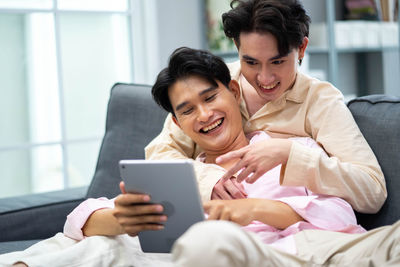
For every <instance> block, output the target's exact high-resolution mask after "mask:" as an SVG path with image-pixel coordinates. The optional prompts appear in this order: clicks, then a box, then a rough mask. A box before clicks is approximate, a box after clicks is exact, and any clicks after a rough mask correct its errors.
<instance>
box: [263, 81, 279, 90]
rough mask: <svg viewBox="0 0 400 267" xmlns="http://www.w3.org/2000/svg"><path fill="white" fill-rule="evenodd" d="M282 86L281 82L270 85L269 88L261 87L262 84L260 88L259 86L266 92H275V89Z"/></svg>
mask: <svg viewBox="0 0 400 267" xmlns="http://www.w3.org/2000/svg"><path fill="white" fill-rule="evenodd" d="M280 84H281V83H280V82H276V83H274V84H272V85H268V86H266V85H261V84H258V86H259V87H260V88H261V89H262V90H263V91H266V90H273V89H275V88H277V87H278V85H280Z"/></svg>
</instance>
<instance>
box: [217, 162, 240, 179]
mask: <svg viewBox="0 0 400 267" xmlns="http://www.w3.org/2000/svg"><path fill="white" fill-rule="evenodd" d="M243 167H244V163H243V162H242V161H239V162H238V163H236V164H235V166H233V167H232V168H230V169H229V170H228V171H227V172H226V173H225V174H224V175H223V176H222V178H221V181H223V182H224V181H226V180H228V179H230V178H231V177H232V176H234V175H235V174H236V173H237V172H238V171H240V170H241V169H242V168H243ZM239 182H241V181H239Z"/></svg>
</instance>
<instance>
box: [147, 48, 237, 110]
mask: <svg viewBox="0 0 400 267" xmlns="http://www.w3.org/2000/svg"><path fill="white" fill-rule="evenodd" d="M192 75H196V76H200V77H202V78H204V79H206V80H207V81H209V82H210V83H211V84H212V85H214V86H217V82H216V80H218V81H220V82H221V83H222V84H223V85H225V86H226V87H227V88H228V85H229V82H230V81H231V75H230V73H229V69H228V67H227V66H226V64H225V62H224V61H223V60H222V59H221V58H220V57H217V56H215V55H213V54H211V53H210V52H208V51H205V50H197V49H191V48H188V47H181V48H178V49H176V50H175V51H174V52H173V53H172V54H171V56H170V58H169V63H168V66H167V67H166V68H164V69H163V70H162V71H161V72H160V73H159V74H158V76H157V80H156V82H155V83H154V85H153V88H152V89H151V94H152V95H153V99H154V101H156V103H157V104H158V105H159V106H160V107H162V108H163V109H165V110H166V111H168V112H171V113H172V114H173V115H175V114H174V111H173V108H172V106H171V102H170V99H169V96H168V89H169V87H170V86H172V85H173V84H174V83H175V82H177V81H178V80H180V79H184V78H187V77H189V76H192Z"/></svg>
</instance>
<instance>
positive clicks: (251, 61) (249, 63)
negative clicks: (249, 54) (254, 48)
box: [245, 59, 257, 66]
mask: <svg viewBox="0 0 400 267" xmlns="http://www.w3.org/2000/svg"><path fill="white" fill-rule="evenodd" d="M245 62H246V63H247V64H248V65H251V66H254V65H256V64H257V62H256V61H255V60H250V59H248V60H245Z"/></svg>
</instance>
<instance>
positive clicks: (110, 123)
mask: <svg viewBox="0 0 400 267" xmlns="http://www.w3.org/2000/svg"><path fill="white" fill-rule="evenodd" d="M166 115H167V113H166V112H165V111H164V110H162V109H161V108H160V107H159V106H157V104H156V103H155V102H154V101H152V96H151V86H150V85H138V84H123V83H117V84H115V85H114V86H113V87H112V89H111V95H110V100H109V102H108V109H107V121H106V132H105V135H104V138H103V142H102V145H101V148H100V153H99V157H98V161H97V166H96V171H95V174H94V177H93V180H92V183H91V184H90V186H89V190H88V193H87V197H95V198H96V197H104V196H105V197H108V198H113V197H115V196H116V195H118V194H119V193H120V190H119V182H120V181H121V178H120V175H119V169H118V162H119V160H121V159H143V158H144V147H145V146H146V145H147V144H148V143H149V142H150V141H151V140H152V139H153V138H154V137H156V136H157V134H158V133H159V132H160V131H161V129H162V126H163V124H164V120H165V117H166Z"/></svg>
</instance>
